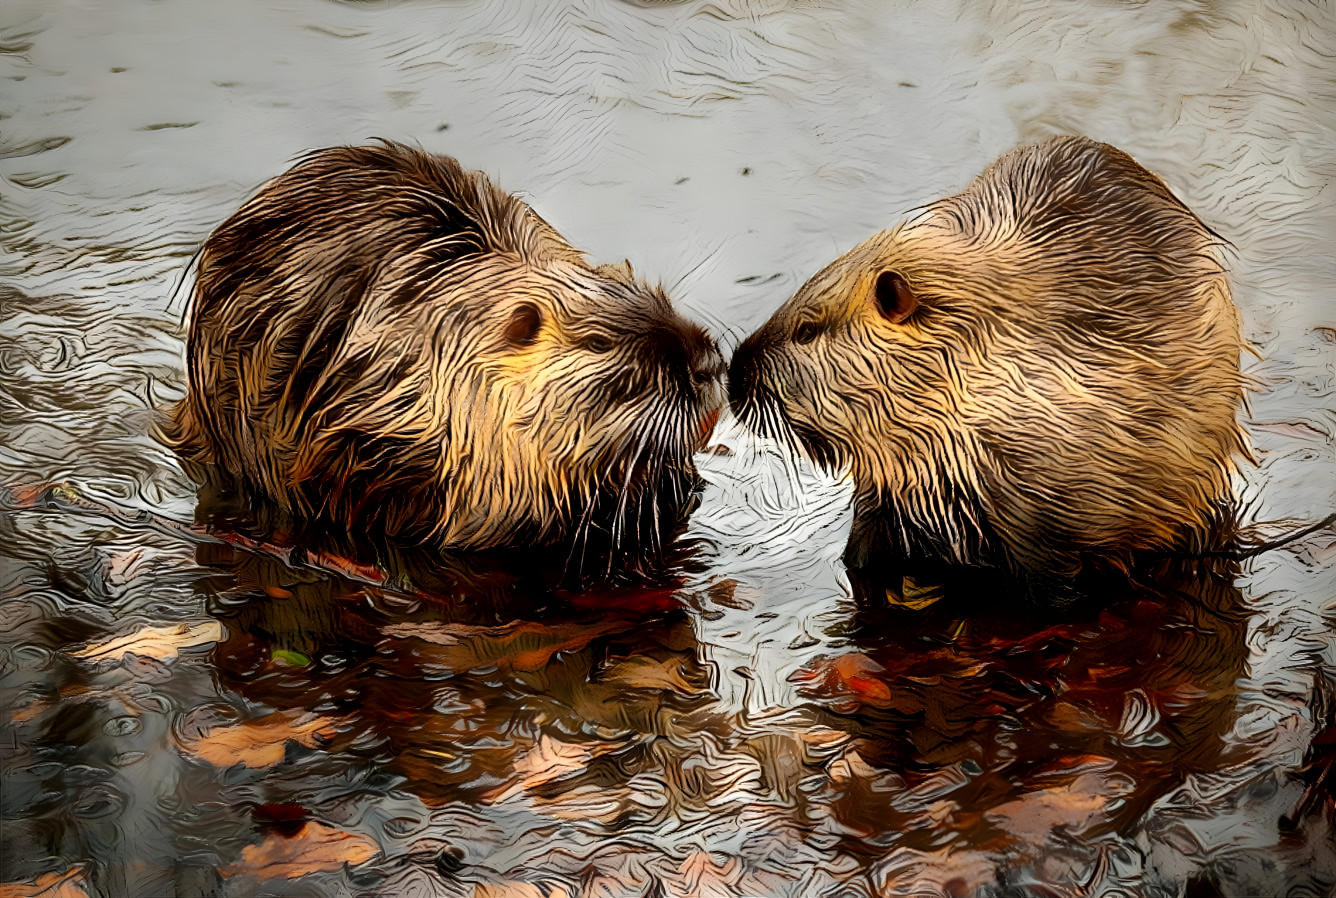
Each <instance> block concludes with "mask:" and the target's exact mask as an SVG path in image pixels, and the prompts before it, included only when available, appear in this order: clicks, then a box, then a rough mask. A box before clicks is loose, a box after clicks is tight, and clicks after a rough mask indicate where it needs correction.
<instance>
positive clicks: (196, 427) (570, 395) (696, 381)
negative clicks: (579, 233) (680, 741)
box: [161, 141, 725, 550]
mask: <svg viewBox="0 0 1336 898" xmlns="http://www.w3.org/2000/svg"><path fill="white" fill-rule="evenodd" d="M191 307H192V313H191V320H190V325H189V332H188V337H187V367H188V379H189V385H188V391H187V394H186V396H185V398H184V399H183V400H182V401H181V402H180V403H179V404H177V405H176V406H175V408H173V409H172V410H171V412H170V414H169V416H168V418H167V420H165V421H164V422H163V424H162V425H161V436H162V437H163V439H165V440H166V441H167V442H168V443H169V444H170V445H171V446H172V447H173V448H175V450H176V451H177V452H178V454H180V455H181V456H182V457H183V458H184V459H185V460H186V461H187V463H188V465H189V466H190V467H191V468H192V469H193V470H194V471H195V472H196V473H197V474H198V475H200V476H206V475H210V474H212V475H218V476H220V477H222V478H225V479H226V480H227V481H228V482H229V483H231V484H236V485H239V486H240V487H242V488H244V489H246V490H249V491H252V492H254V493H255V494H257V495H258V496H260V497H261V498H262V499H264V500H268V501H272V502H273V503H275V504H276V506H277V508H278V509H279V510H280V511H281V512H287V513H290V514H291V515H292V517H293V518H294V519H296V520H298V521H321V522H326V523H328V524H330V525H332V529H333V530H335V531H337V530H338V529H339V528H345V529H347V530H349V531H352V530H357V531H359V532H360V531H365V532H368V533H371V534H376V535H383V536H385V537H388V538H390V539H391V540H393V541H395V542H399V543H410V544H416V545H422V544H426V545H430V546H434V547H439V548H448V549H468V550H472V549H487V548H491V547H499V546H518V545H545V544H552V543H559V542H561V541H563V540H565V541H571V540H575V539H577V538H581V537H585V538H587V537H588V536H589V535H590V534H591V533H593V532H596V531H598V532H602V533H603V534H605V535H606V537H607V540H606V541H607V543H608V544H609V545H610V546H612V547H621V548H625V549H627V550H634V549H635V548H636V547H637V546H645V547H648V546H652V545H654V544H655V542H656V540H658V539H659V536H660V534H661V533H662V530H663V526H665V524H666V523H667V522H670V521H673V520H675V516H677V515H680V513H681V512H682V511H683V510H684V509H686V508H687V507H688V505H689V502H690V497H691V494H692V491H693V489H695V488H696V486H698V483H697V479H696V472H695V468H694V466H693V464H692V454H693V452H694V451H695V450H696V449H697V448H698V447H699V446H700V445H701V444H702V443H703V441H704V439H705V437H706V436H707V435H708V431H709V430H710V428H711V427H712V426H713V422H714V418H715V417H717V414H718V411H719V409H720V408H722V406H723V405H724V402H725V397H724V391H723V385H722V378H723V374H724V370H725V366H724V360H723V357H722V355H721V354H720V352H719V350H718V348H717V346H716V345H715V343H714V341H713V340H712V339H711V338H710V336H709V335H708V334H707V333H706V332H705V330H704V329H703V328H701V327H700V326H698V325H697V324H694V323H692V322H690V321H688V320H686V319H685V318H683V317H682V316H681V315H679V314H678V313H677V312H676V311H674V309H673V307H672V306H671V304H670V302H669V299H668V297H667V296H666V294H665V293H664V292H663V290H662V289H660V288H657V287H651V286H648V285H647V284H646V283H644V282H643V281H641V280H638V279H637V278H636V277H635V275H634V273H633V272H632V270H631V267H630V264H629V263H624V264H622V265H616V266H597V267H595V266H592V265H590V264H588V263H587V262H586V261H585V259H584V256H583V254H582V253H580V252H579V251H577V250H576V249H574V248H572V247H571V246H570V245H569V244H568V243H567V242H566V241H565V240H564V239H563V238H562V237H561V235H560V234H558V233H557V231H556V230H555V229H553V228H552V226H551V225H549V224H548V223H547V222H545V221H544V220H543V219H542V218H540V217H539V216H538V215H537V214H536V213H535V212H534V211H533V210H532V209H531V208H530V207H529V206H528V205H526V204H525V203H524V202H522V201H520V200H519V199H517V198H516V197H514V196H512V195H510V194H507V193H505V192H503V191H502V190H500V189H499V188H497V187H495V186H493V184H492V183H491V182H490V181H489V180H488V179H487V178H486V177H485V176H484V175H483V174H482V173H479V172H468V171H466V170H464V169H463V168H462V167H461V166H460V164H459V163H458V162H457V161H456V160H454V159H452V158H450V157H447V156H441V155H432V154H428V153H426V152H423V151H420V150H417V149H413V148H411V147H408V146H405V145H402V144H398V143H395V142H391V141H381V142H380V143H379V144H376V145H370V146H357V147H353V146H341V147H333V148H329V149H322V150H317V151H314V152H311V153H309V154H308V155H306V156H304V157H302V158H301V159H300V160H298V161H297V162H296V164H295V165H294V166H293V167H292V168H290V169H289V170H288V171H287V172H285V173H284V174H281V175H279V176H278V177H277V178H275V179H273V180H271V181H269V182H268V183H267V184H265V185H264V186H263V187H262V188H261V189H260V190H259V192H258V193H257V194H256V195H255V196H254V197H253V198H252V199H250V200H249V201H248V202H246V203H245V204H244V205H243V206H242V207H241V208H240V209H239V210H238V211H237V212H236V213H235V214H233V215H232V216H231V217H230V218H229V219H228V220H227V221H226V222H224V223H223V224H222V225H221V226H220V227H219V228H218V229H217V230H216V231H214V232H213V234H212V235H211V236H210V237H209V238H208V239H207V240H206V242H205V243H204V245H203V247H202V249H201V252H200V255H199V259H198V268H197V274H196V281H195V285H194V292H193V295H192V300H191Z"/></svg>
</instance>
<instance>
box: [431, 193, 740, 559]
mask: <svg viewBox="0 0 1336 898" xmlns="http://www.w3.org/2000/svg"><path fill="white" fill-rule="evenodd" d="M526 211H527V210H526ZM529 214H530V215H531V214H532V213H529ZM531 226H532V227H534V228H537V229H542V230H545V231H547V232H546V233H545V234H544V238H543V240H542V241H535V245H534V246H533V247H532V248H531V250H530V252H529V253H528V254H527V255H517V256H511V255H508V254H500V253H497V254H491V255H489V256H486V257H480V258H478V259H475V260H473V261H472V262H471V263H470V264H469V265H468V266H467V269H468V270H467V271H462V272H461V274H462V275H463V277H462V278H461V279H460V280H459V281H458V282H457V283H455V284H452V285H451V287H450V290H449V293H450V295H451V297H452V300H451V301H449V302H442V303H441V304H440V306H441V311H442V314H443V315H444V316H445V317H444V318H443V319H442V321H441V323H440V325H439V326H438V327H437V328H436V335H435V340H434V343H435V346H434V349H433V355H434V359H435V361H434V370H433V373H432V379H433V383H432V389H431V391H430V395H432V396H433V397H434V400H433V401H434V402H435V403H437V404H439V405H440V406H441V407H443V408H444V409H446V410H448V412H447V415H448V419H449V420H448V425H447V427H446V428H445V430H444V432H443V433H442V442H443V446H442V449H443V451H442V455H441V458H442V466H441V479H442V483H443V486H444V488H445V489H446V491H447V496H448V497H449V500H448V504H447V509H448V514H446V515H444V516H443V517H442V520H441V522H440V526H441V527H442V528H443V530H442V533H443V535H444V540H445V542H447V543H448V544H467V545H475V546H476V545H488V544H499V543H505V542H513V541H514V540H515V537H516V534H517V533H528V534H530V535H531V536H532V538H534V539H536V540H538V541H549V540H553V539H558V540H559V539H564V538H573V539H575V540H577V541H579V542H581V543H582V544H583V543H584V542H585V541H587V540H589V539H590V538H591V537H592V538H593V539H594V540H595V542H600V543H607V544H610V545H611V546H612V547H614V548H632V547H636V546H642V547H643V546H646V545H648V544H650V543H653V542H654V541H655V540H657V539H658V538H659V533H658V530H659V528H660V522H661V519H662V518H663V516H664V515H665V514H667V515H669V516H671V515H673V514H674V513H675V511H678V510H680V509H681V508H682V507H683V504H684V503H685V502H686V501H687V500H688V497H689V494H690V492H691V490H692V489H693V487H694V480H695V469H694V467H693V466H692V461H691V457H692V454H693V453H694V452H695V451H696V450H697V449H699V448H701V446H702V445H703V442H704V440H705V438H706V437H707V436H708V435H709V432H710V430H711V428H712V427H713V425H714V421H715V418H716V417H717V415H718V412H719V409H720V408H721V407H722V405H723V403H724V399H725V397H724V391H723V386H722V382H721V381H722V376H723V373H724V370H725V366H724V361H723V358H722V356H721V355H720V353H719V350H718V348H717V347H716V345H715V343H714V341H713V340H712V339H711V338H710V337H709V335H708V334H707V333H706V332H705V331H704V330H703V329H702V328H701V327H700V326H698V325H696V324H694V323H692V322H690V321H687V320H686V319H684V318H683V317H682V316H680V315H678V314H677V312H676V311H674V309H673V308H672V306H671V304H670V303H669V300H668V297H667V296H666V295H665V294H664V292H663V291H662V290H660V289H658V288H656V287H651V286H648V285H646V284H645V283H643V282H641V281H639V280H637V279H636V278H635V277H634V276H633V275H632V272H631V268H630V265H629V264H626V265H622V266H600V267H589V266H587V265H585V264H584V263H583V261H582V260H580V259H579V258H578V257H577V256H576V255H575V253H574V252H573V251H571V250H570V249H569V247H567V246H566V245H565V244H564V243H558V242H557V241H559V240H560V238H558V237H557V236H556V234H555V232H551V231H550V230H547V229H546V226H544V225H542V224H541V223H539V222H537V221H533V222H531ZM544 242H547V243H548V244H549V245H548V246H546V247H544V246H543V245H542V244H543V243H544Z"/></svg>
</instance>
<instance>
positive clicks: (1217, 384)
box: [729, 137, 1248, 595]
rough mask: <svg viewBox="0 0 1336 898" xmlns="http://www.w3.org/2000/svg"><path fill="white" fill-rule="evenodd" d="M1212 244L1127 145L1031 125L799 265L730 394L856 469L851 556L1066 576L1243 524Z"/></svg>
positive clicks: (1232, 395)
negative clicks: (949, 187)
mask: <svg viewBox="0 0 1336 898" xmlns="http://www.w3.org/2000/svg"><path fill="white" fill-rule="evenodd" d="M1222 243H1223V241H1222V239H1221V238H1219V237H1218V236H1217V235H1216V234H1215V233H1214V232H1212V231H1211V230H1210V229H1208V228H1207V227H1206V226H1205V225H1203V224H1202V222H1201V221H1200V220H1199V219H1198V218H1197V217H1196V216H1195V215H1194V214H1193V213H1192V212H1191V211H1190V210H1189V209H1188V208H1187V207H1186V206H1185V205H1184V204H1183V203H1182V202H1180V201H1179V200H1178V199H1176V198H1175V197H1174V195H1173V194H1172V193H1171V192H1170V191H1169V189H1168V188H1167V187H1166V186H1165V185H1164V183H1163V182H1162V181H1161V180H1160V179H1159V178H1157V177H1156V176H1155V175H1153V174H1151V173H1150V172H1149V171H1147V170H1146V169H1145V168H1143V167H1142V166H1140V165H1139V164H1137V163H1136V162H1135V161H1134V160H1133V159H1132V158H1131V157H1130V156H1128V155H1127V154H1126V153H1123V152H1122V151H1120V150H1118V149H1115V148H1114V147H1111V146H1108V145H1107V144H1103V143H1098V142H1096V141H1093V140H1090V139H1087V138H1082V137H1057V138H1052V139H1049V140H1047V141H1044V142H1042V143H1037V144H1034V145H1029V146H1024V147H1020V148H1017V149H1015V150H1013V151H1011V152H1009V153H1007V154H1005V155H1003V156H1002V157H1001V158H1000V159H998V160H997V161H995V162H994V163H993V164H992V165H990V166H989V167H988V168H987V169H985V171H984V172H983V173H982V174H981V175H980V176H979V177H978V178H976V179H975V180H974V181H973V182H972V183H971V184H970V185H969V186H968V187H967V188H966V189H965V190H964V191H963V192H961V193H959V194H956V195H954V196H951V197H948V198H946V199H943V200H940V201H938V202H935V203H932V204H931V205H929V206H926V207H925V208H924V209H923V210H921V212H920V213H919V214H917V215H914V216H912V217H910V218H909V219H908V220H907V221H905V222H904V223H902V224H900V225H899V226H897V227H895V228H893V229H891V230H888V231H883V232H881V233H879V234H877V235H875V236H874V237H872V238H870V239H868V240H867V241H866V242H864V243H862V244H861V245H859V246H857V247H855V248H854V249H853V250H851V251H850V252H848V253H847V254H845V255H844V256H842V257H841V258H839V259H837V260H836V261H835V262H833V263H831V264H830V265H828V266H826V267H825V268H824V269H822V270H821V271H820V272H819V273H818V274H816V275H815V276H814V277H813V278H812V279H811V280H809V281H808V282H807V283H806V284H804V285H803V286H802V287H801V288H800V289H799V290H798V292H797V293H796V294H795V295H794V296H793V297H792V298H791V299H790V300H789V301H788V302H786V303H785V304H784V305H783V306H781V307H780V308H779V310H778V311H776V312H775V314H774V315H773V317H771V318H770V319H769V320H768V321H767V322H766V323H765V324H764V325H762V327H761V328H760V329H759V330H757V331H756V332H755V333H754V334H752V335H751V336H750V337H748V338H747V339H746V340H745V341H744V342H743V343H742V344H741V345H740V346H739V347H738V349H737V351H736V352H735V353H734V356H733V359H732V362H731V365H730V369H729V399H730V404H731V406H732V408H733V409H734V411H735V412H736V414H737V415H738V416H739V418H740V419H741V420H742V421H743V422H744V423H747V424H748V425H749V426H751V427H752V428H753V429H756V430H760V431H761V432H763V433H768V434H771V435H777V436H782V437H784V438H786V439H788V440H790V441H791V442H795V441H796V448H799V449H801V450H803V451H805V452H806V454H807V455H808V456H809V457H810V458H811V459H812V460H814V461H815V462H816V463H817V464H819V465H821V466H823V467H826V468H829V469H836V470H843V471H846V472H848V473H849V474H850V475H851V476H852V480H853V483H854V497H855V498H854V523H853V525H852V528H851V531H850V538H849V543H848V546H847V549H846V552H845V561H846V563H847V565H848V566H849V567H851V568H855V569H857V568H860V567H868V566H872V565H874V564H879V565H884V564H887V563H889V562H892V561H894V562H896V563H898V562H902V561H913V560H915V559H919V560H923V561H925V562H937V563H941V564H944V565H946V566H948V567H951V566H961V567H962V568H974V569H976V570H977V569H980V568H982V569H993V570H994V571H995V572H1003V573H1006V574H1010V575H1014V577H1011V578H1010V579H1009V582H1012V583H1014V584H1019V585H1021V586H1023V587H1024V588H1025V589H1026V590H1027V591H1029V592H1030V593H1031V594H1034V593H1035V592H1036V591H1043V590H1044V588H1046V587H1052V589H1053V590H1058V591H1059V592H1063V593H1064V594H1065V595H1071V594H1072V593H1071V590H1070V589H1069V587H1070V588H1075V587H1074V583H1075V581H1077V579H1078V577H1079V576H1080V575H1081V573H1082V572H1083V571H1092V570H1098V569H1101V568H1107V567H1110V566H1112V567H1114V568H1120V569H1122V570H1123V571H1125V572H1126V571H1129V570H1130V567H1131V565H1132V564H1133V562H1134V560H1135V559H1136V558H1137V557H1141V556H1142V555H1143V553H1151V554H1154V553H1175V552H1188V553H1191V552H1194V551H1202V550H1205V549H1206V548H1207V547H1209V546H1212V545H1214V544H1215V543H1216V541H1217V540H1218V539H1219V536H1220V534H1222V533H1225V532H1227V531H1228V529H1229V524H1230V521H1231V520H1232V518H1233V508H1234V504H1235V503H1234V501H1233V498H1232V494H1231V478H1232V475H1233V474H1234V473H1235V471H1236V470H1237V460H1238V459H1239V458H1246V457H1247V456H1248V451H1247V448H1246V445H1245V441H1244V438H1243V434H1242V430H1241V429H1240V427H1239V425H1238V423H1237V420H1236V415H1237V412H1238V411H1239V409H1240V406H1241V403H1242V401H1243V378H1242V376H1241V374H1240V370H1239V356H1240V352H1241V350H1242V348H1243V347H1242V342H1241V338H1240V335H1239V327H1240V325H1239V315H1238V311H1237V309H1236V308H1235V306H1234V304H1233V302H1232V300H1231V297H1230V291H1229V286H1228V283H1227V280H1226V276H1225V271H1224V268H1223V265H1222V264H1221V261H1220V260H1219V259H1218V258H1217V255H1216V249H1217V247H1218V246H1220V245H1221V244H1222ZM1004 579H1005V578H1004ZM1050 591H1051V590H1050ZM1055 594H1056V593H1055ZM1075 594H1077V595H1079V594H1081V590H1079V589H1077V590H1076V593H1075Z"/></svg>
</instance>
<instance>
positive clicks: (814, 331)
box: [793, 321, 821, 345]
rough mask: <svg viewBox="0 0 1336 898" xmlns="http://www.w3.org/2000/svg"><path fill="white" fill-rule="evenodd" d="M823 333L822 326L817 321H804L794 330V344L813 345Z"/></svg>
mask: <svg viewBox="0 0 1336 898" xmlns="http://www.w3.org/2000/svg"><path fill="white" fill-rule="evenodd" d="M820 333H821V325H819V324H817V323H816V322H815V321H803V322H800V323H799V324H798V326H797V327H795V328H794V329H793V342H794V343H800V344H804V345H805V344H807V343H811V342H812V341H813V340H815V339H816V338H817V335H818V334H820Z"/></svg>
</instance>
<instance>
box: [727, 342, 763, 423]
mask: <svg viewBox="0 0 1336 898" xmlns="http://www.w3.org/2000/svg"><path fill="white" fill-rule="evenodd" d="M769 344H770V340H769V338H768V337H767V336H766V335H765V332H764V330H760V331H757V332H756V333H754V334H752V335H751V336H750V337H748V338H747V339H745V340H743V341H742V345H741V346H739V347H738V348H737V349H736V350H735V351H734V352H733V361H732V362H730V363H729V366H728V404H729V406H730V407H731V408H732V409H733V414H735V415H737V416H738V417H739V418H741V417H742V416H743V409H744V408H745V407H746V406H747V404H748V402H750V401H751V400H752V397H753V396H754V395H755V390H756V381H757V378H758V375H759V373H760V370H761V361H762V356H764V354H765V350H766V348H767V347H768V346H769Z"/></svg>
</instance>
